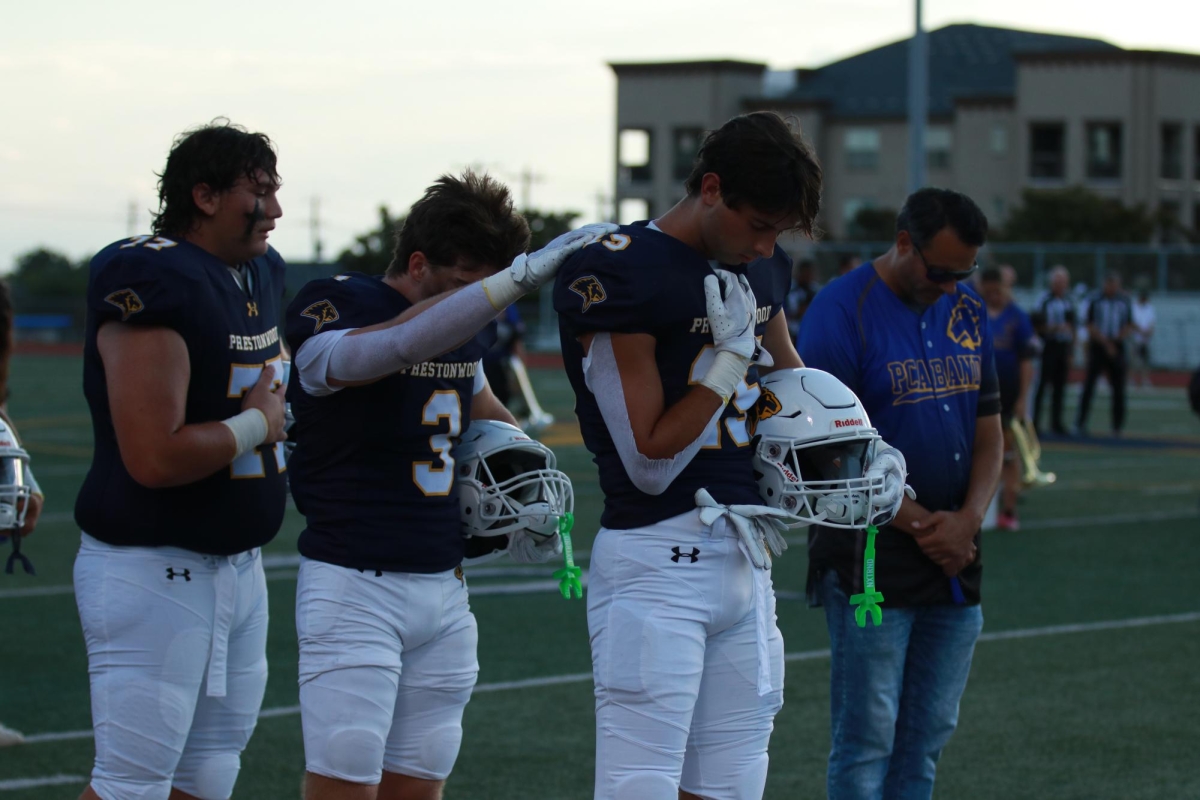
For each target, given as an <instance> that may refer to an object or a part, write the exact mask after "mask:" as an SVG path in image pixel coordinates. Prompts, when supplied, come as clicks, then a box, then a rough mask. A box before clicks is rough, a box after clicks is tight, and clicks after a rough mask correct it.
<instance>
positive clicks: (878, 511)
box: [863, 440, 917, 525]
mask: <svg viewBox="0 0 1200 800" xmlns="http://www.w3.org/2000/svg"><path fill="white" fill-rule="evenodd" d="M863 477H864V478H871V479H874V478H883V490H882V491H881V492H880V493H879V494H878V495H876V496H874V497H873V498H872V501H871V509H870V512H869V515H868V519H870V520H871V524H872V525H886V524H888V523H889V522H891V521H892V520H893V519H895V518H896V514H898V513H899V512H900V506H901V505H902V504H903V503H904V496H905V495H908V497H910V498H911V499H914V500H915V499H916V497H917V493H916V492H914V491H913V489H912V487H911V486H909V485H907V484H906V483H905V480H906V479H907V478H908V464H907V463H906V462H905V460H904V454H903V453H901V452H900V451H899V450H897V449H896V448H894V447H892V446H891V445H890V444H888V443H887V442H884V441H883V440H880V441H879V442H878V443H877V444H876V446H875V455H874V456H873V457H872V458H871V463H870V465H869V466H868V467H867V471H866V472H864V473H863Z"/></svg>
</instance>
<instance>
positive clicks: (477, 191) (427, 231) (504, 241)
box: [387, 170, 529, 276]
mask: <svg viewBox="0 0 1200 800" xmlns="http://www.w3.org/2000/svg"><path fill="white" fill-rule="evenodd" d="M528 247H529V224H528V223H527V222H525V218H524V217H523V216H521V215H520V214H519V213H518V212H517V211H516V209H514V208H513V201H512V195H510V194H509V192H508V189H507V188H506V187H505V186H504V184H502V183H500V182H499V181H497V180H495V179H494V178H491V177H489V176H487V175H476V174H475V173H474V172H472V171H471V170H467V171H466V172H464V173H463V174H462V177H455V176H453V175H443V176H442V177H440V178H438V179H437V180H436V181H434V183H433V185H432V186H430V187H429V188H428V189H426V190H425V194H424V195H422V197H421V199H420V200H418V201H417V202H416V203H414V204H413V207H412V208H411V209H410V210H409V212H408V216H407V217H406V218H405V220H404V225H403V227H401V229H400V232H399V233H398V234H397V236H396V249H395V250H394V251H393V252H392V263H391V264H389V265H388V268H387V274H388V276H395V275H403V274H405V273H406V272H408V260H409V258H410V257H411V256H412V254H413V253H416V252H421V253H424V254H425V257H426V258H427V259H428V260H429V263H430V264H432V265H434V266H435V267H450V266H454V265H455V264H457V263H459V261H460V260H461V261H465V262H466V263H467V264H470V265H472V266H474V267H482V266H489V265H490V266H493V267H497V268H498V267H506V266H508V264H509V263H510V262H511V261H512V260H513V259H514V258H516V257H517V256H519V255H520V254H521V253H524V252H525V250H526V248H528Z"/></svg>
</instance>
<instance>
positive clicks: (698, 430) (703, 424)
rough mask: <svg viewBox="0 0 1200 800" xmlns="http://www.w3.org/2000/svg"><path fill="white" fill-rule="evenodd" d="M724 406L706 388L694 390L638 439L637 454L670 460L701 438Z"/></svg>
mask: <svg viewBox="0 0 1200 800" xmlns="http://www.w3.org/2000/svg"><path fill="white" fill-rule="evenodd" d="M724 407H725V404H724V402H723V401H722V399H721V398H720V397H718V396H717V395H716V393H714V392H713V391H712V390H711V389H709V388H708V387H706V386H695V387H693V388H692V389H691V391H689V392H688V393H687V394H685V395H684V396H683V398H682V399H681V400H680V401H679V402H678V403H676V404H675V405H673V406H671V407H670V408H668V409H666V411H665V412H663V414H662V416H660V417H659V418H658V420H657V421H656V422H655V423H654V425H653V427H651V429H650V430H649V432H648V433H646V434H643V435H640V436H639V435H638V432H637V431H636V430H635V432H634V435H635V436H636V437H637V442H638V452H640V453H641V454H642V455H644V456H645V457H646V458H674V457H675V456H677V455H679V454H680V453H681V452H683V451H684V450H685V449H687V448H688V447H689V446H691V445H692V444H693V443H694V442H696V441H697V440H698V439H699V438H700V437H701V436H703V435H704V431H705V429H706V428H708V426H709V425H710V424H711V422H712V418H713V416H714V415H716V414H719V413H720V412H721V410H722V409H723V408H724Z"/></svg>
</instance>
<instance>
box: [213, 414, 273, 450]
mask: <svg viewBox="0 0 1200 800" xmlns="http://www.w3.org/2000/svg"><path fill="white" fill-rule="evenodd" d="M221 424H222V425H224V426H225V427H226V428H229V431H230V432H231V433H232V434H233V441H234V444H235V445H236V446H237V452H236V453H234V456H233V457H234V458H240V457H241V456H242V455H243V454H244V453H248V452H250V451H251V450H253V449H254V448H255V447H258V446H259V445H260V444H262V443H263V442H264V441H265V440H266V438H267V434H268V433H269V432H270V426H268V425H267V415H266V414H264V413H263V412H262V411H260V410H258V409H257V408H247V409H246V410H245V411H243V412H242V413H240V414H238V415H236V416H233V417H230V418H229V419H223V420H221Z"/></svg>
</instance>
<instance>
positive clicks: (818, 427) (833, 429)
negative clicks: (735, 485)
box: [753, 368, 884, 530]
mask: <svg viewBox="0 0 1200 800" xmlns="http://www.w3.org/2000/svg"><path fill="white" fill-rule="evenodd" d="M760 388H761V389H762V391H763V398H764V399H763V400H760V404H761V405H762V406H763V408H764V409H766V413H765V414H763V415H760V416H759V417H758V418H757V419H756V421H755V427H754V441H753V447H754V470H755V477H756V478H757V479H758V487H759V493H760V495H761V496H762V498H763V501H764V502H765V503H766V504H767V505H769V506H772V507H774V508H779V509H782V510H784V511H787V512H788V513H790V514H795V515H796V516H798V517H800V518H801V519H803V520H805V521H806V522H808V523H809V524H817V525H825V526H828V527H832V528H842V529H849V530H855V529H860V528H865V527H866V526H867V524H868V522H869V519H870V509H871V500H872V499H873V498H874V496H875V495H876V494H878V493H879V492H881V491H882V490H883V484H884V479H883V478H882V477H880V478H866V477H864V472H865V471H866V468H867V466H868V464H869V463H870V460H871V458H872V456H873V453H874V449H875V446H876V443H877V442H878V441H879V433H878V432H877V431H876V430H875V429H874V428H872V427H871V422H870V419H868V417H867V414H866V411H865V410H864V409H863V407H862V403H860V402H859V400H858V398H857V397H855V395H854V393H853V392H851V391H850V390H849V389H848V388H847V387H846V386H845V385H844V384H843V383H842V382H841V381H839V380H838V379H837V378H835V377H834V376H832V375H830V374H829V373H826V372H822V371H821V370H815V369H807V368H805V369H794V370H780V371H777V372H773V373H770V374H769V375H767V376H765V377H763V379H762V380H761V381H760Z"/></svg>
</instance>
